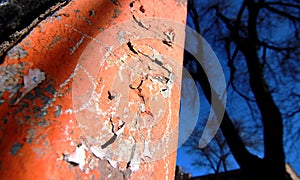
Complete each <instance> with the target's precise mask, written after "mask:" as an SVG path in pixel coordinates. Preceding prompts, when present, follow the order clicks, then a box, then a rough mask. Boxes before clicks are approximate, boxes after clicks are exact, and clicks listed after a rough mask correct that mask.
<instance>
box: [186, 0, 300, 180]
mask: <svg viewBox="0 0 300 180" xmlns="http://www.w3.org/2000/svg"><path fill="white" fill-rule="evenodd" d="M188 11H189V14H188V18H189V20H191V21H190V22H191V25H192V27H194V29H195V30H196V31H197V32H199V33H200V34H201V35H203V36H204V37H205V38H206V40H208V42H210V43H211V45H212V47H213V48H214V50H215V51H216V52H217V54H218V55H219V57H224V58H223V59H221V58H220V59H221V61H226V63H227V67H228V69H229V72H230V77H229V78H228V93H229V95H228V96H230V95H233V94H235V95H238V96H239V97H240V98H242V99H243V102H244V103H245V104H247V105H248V106H247V108H248V111H247V112H244V114H243V115H241V117H239V119H241V120H239V121H237V120H233V118H232V117H233V116H234V112H233V110H232V108H233V107H234V106H239V104H237V103H238V102H237V101H235V102H234V101H232V102H231V103H233V104H229V105H228V106H227V107H226V111H225V114H224V116H223V117H222V123H221V126H220V127H221V130H222V134H223V135H224V138H225V140H226V142H227V144H228V147H229V149H230V152H231V154H232V156H233V157H234V159H235V161H236V162H237V164H238V165H239V167H240V169H241V170H242V172H243V173H244V174H245V175H246V176H247V177H249V179H253V178H255V179H288V178H289V176H288V175H287V173H286V169H285V162H286V154H288V153H289V152H291V151H293V150H294V149H295V147H297V146H299V140H298V139H297V138H299V136H298V135H297V134H298V132H299V125H298V126H295V125H297V121H296V119H297V116H298V117H299V112H300V110H299V109H300V108H299V103H298V102H299V97H300V93H299V91H297V88H298V90H299V83H298V84H297V81H299V79H300V77H299V71H300V68H299V67H300V66H299V65H300V62H299V61H298V57H299V55H300V53H299V52H300V51H299V50H300V47H299V39H300V35H299V32H300V31H299V28H300V23H299V21H300V13H299V12H300V1H277V0H274V1H267V0H244V1H222V0H218V1H209V2H199V1H192V0H191V1H189V2H188ZM194 61H195V60H194V58H193V56H192V55H191V54H189V53H187V52H186V53H185V61H184V65H185V66H186V67H187V66H189V65H190V64H191V62H194ZM193 64H194V65H193V66H197V67H196V69H197V71H196V72H195V71H191V72H190V74H191V76H192V77H193V79H194V80H195V81H196V82H197V83H199V84H200V86H201V88H202V91H203V94H204V95H205V97H206V98H207V100H208V102H209V103H211V99H210V97H211V95H212V93H215V92H214V90H211V87H210V84H209V81H208V79H207V76H206V74H205V71H204V69H203V68H202V67H201V66H200V64H196V65H195V63H193ZM234 103H235V104H234ZM220 104H221V103H220ZM212 108H213V109H217V108H218V107H212ZM233 109H234V108H233ZM247 113H248V114H247ZM249 117H251V118H249ZM243 119H244V120H243ZM245 121H247V122H245ZM237 123H238V124H241V123H244V124H245V125H246V126H249V129H253V128H254V129H256V130H257V131H252V133H253V132H258V134H254V135H253V137H254V136H260V135H261V139H262V142H263V143H262V146H263V148H262V150H261V151H262V154H263V156H262V157H259V156H258V155H256V154H255V153H253V152H251V151H250V150H249V149H251V148H254V149H258V151H260V150H259V148H260V147H255V145H254V146H253V142H254V141H252V143H251V142H250V141H246V139H245V137H243V134H244V135H245V133H250V131H247V130H242V131H241V130H238V129H237V126H236V124H237ZM293 125H294V126H293ZM287 131H288V133H284V132H287ZM259 132H262V133H261V134H259ZM247 137H251V136H250V135H249V134H248V136H247ZM191 141H192V140H191V139H190V140H189V142H191ZM291 141H292V142H293V143H292V142H291ZM217 142H218V141H217ZM249 142H250V143H249ZM297 142H298V145H297ZM188 145H192V143H188ZM194 145H195V144H194ZM222 146H223V145H222ZM190 147H191V148H193V147H192V146H190ZM224 147H225V146H224ZM284 147H285V149H284ZM194 148H195V146H194ZM198 149H199V148H198ZM199 151H204V150H200V149H199ZM208 155H209V154H206V156H208ZM210 155H211V154H210ZM225 155H226V156H228V155H227V154H226V153H225ZM222 157H223V156H222ZM223 158H224V157H223ZM215 162H216V161H215ZM219 162H221V161H219ZM217 164H218V163H217ZM216 167H218V166H216ZM214 170H215V171H218V169H217V168H216V169H214ZM225 170H226V169H225Z"/></svg>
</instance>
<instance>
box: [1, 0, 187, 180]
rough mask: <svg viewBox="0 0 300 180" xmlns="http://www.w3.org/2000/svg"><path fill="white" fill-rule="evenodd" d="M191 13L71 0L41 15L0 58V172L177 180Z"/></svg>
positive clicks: (167, 4)
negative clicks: (185, 52) (187, 22)
mask: <svg viewBox="0 0 300 180" xmlns="http://www.w3.org/2000/svg"><path fill="white" fill-rule="evenodd" d="M153 18H156V19H153ZM185 18H186V1H181V0H177V1H175V0H165V1H159V0H155V1H146V0H134V1H129V0H124V1H116V0H114V1H106V0H99V1H86V0H73V1H71V2H70V3H69V4H68V5H66V6H65V7H63V8H62V9H60V10H58V11H57V12H55V13H54V14H53V15H52V16H50V17H48V18H47V19H45V20H44V21H42V22H41V23H39V24H38V26H37V27H35V28H34V29H33V31H31V32H30V34H29V35H28V36H27V37H26V38H24V39H23V40H22V41H21V42H20V43H19V44H17V45H16V46H15V47H14V48H13V49H11V50H10V51H9V52H8V55H7V56H6V58H5V61H4V63H3V64H1V65H0V76H1V78H0V79H3V80H2V81H1V80H0V83H1V84H0V85H1V86H0V87H1V89H0V117H1V119H2V121H1V122H0V127H1V128H0V149H1V151H0V177H1V179H75V178H89V179H100V178H104V179H174V172H175V163H176V162H175V161H176V148H177V135H178V132H177V126H178V114H179V98H180V86H181V69H182V57H183V42H184V26H185ZM149 37H152V38H149ZM26 78H27V79H26ZM25 79H26V83H25V84H24V80H25ZM28 83H29V84H28ZM30 83H32V84H31V87H33V88H34V89H30V88H28V87H30V86H29V85H30ZM26 84H27V85H26ZM27 90H28V91H27ZM79 147H80V148H81V149H80V150H78V148H79ZM76 149H77V150H76ZM78 153H79V154H78ZM80 153H81V154H80ZM83 154H84V155H83ZM74 158H75V160H74ZM76 158H79V160H78V159H76ZM82 158H83V159H85V161H84V162H83V161H82ZM77 160H78V161H80V168H79V167H78V166H74V165H72V164H71V163H70V162H73V163H74V162H77Z"/></svg>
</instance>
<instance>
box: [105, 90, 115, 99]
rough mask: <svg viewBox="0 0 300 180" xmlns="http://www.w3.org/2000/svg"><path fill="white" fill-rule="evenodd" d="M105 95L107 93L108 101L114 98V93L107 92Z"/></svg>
mask: <svg viewBox="0 0 300 180" xmlns="http://www.w3.org/2000/svg"><path fill="white" fill-rule="evenodd" d="M107 93H108V99H109V100H113V99H114V98H115V97H116V93H114V92H110V91H107Z"/></svg>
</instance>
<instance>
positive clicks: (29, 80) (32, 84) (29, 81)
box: [14, 68, 46, 104]
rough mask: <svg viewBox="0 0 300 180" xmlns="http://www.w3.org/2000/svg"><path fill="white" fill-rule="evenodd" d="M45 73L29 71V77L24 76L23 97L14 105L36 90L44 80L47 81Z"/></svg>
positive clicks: (36, 69) (35, 70)
mask: <svg viewBox="0 0 300 180" xmlns="http://www.w3.org/2000/svg"><path fill="white" fill-rule="evenodd" d="M45 79H46V78H45V73H44V72H42V71H41V70H40V69H38V68H35V69H33V70H32V69H29V73H28V75H27V76H24V89H25V90H24V91H23V92H22V95H21V96H20V97H19V98H18V99H17V100H16V102H15V103H14V104H17V103H18V102H20V100H21V99H22V98H23V97H24V96H25V95H26V94H27V93H29V92H30V91H31V90H33V89H34V88H36V87H37V86H38V85H39V84H40V83H41V82H42V81H43V80H45Z"/></svg>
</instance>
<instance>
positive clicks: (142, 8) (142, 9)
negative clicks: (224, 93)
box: [140, 5, 145, 13]
mask: <svg viewBox="0 0 300 180" xmlns="http://www.w3.org/2000/svg"><path fill="white" fill-rule="evenodd" d="M140 11H141V12H142V13H145V9H144V6H143V5H142V6H141V7H140Z"/></svg>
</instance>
